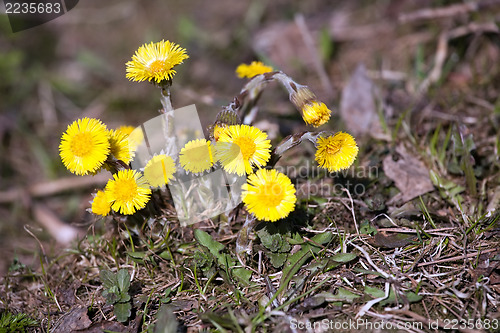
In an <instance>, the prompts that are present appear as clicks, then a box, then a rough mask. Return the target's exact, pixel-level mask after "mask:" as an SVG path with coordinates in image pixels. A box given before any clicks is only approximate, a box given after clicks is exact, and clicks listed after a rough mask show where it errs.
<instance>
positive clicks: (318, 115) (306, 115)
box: [302, 102, 332, 127]
mask: <svg viewBox="0 0 500 333" xmlns="http://www.w3.org/2000/svg"><path fill="white" fill-rule="evenodd" d="M331 113H332V111H330V109H328V108H327V107H326V105H325V103H321V102H310V103H307V104H305V105H304V106H302V118H303V119H304V121H305V123H306V124H308V125H313V126H314V127H318V126H321V125H323V124H324V123H326V122H327V121H328V120H329V119H330V114H331Z"/></svg>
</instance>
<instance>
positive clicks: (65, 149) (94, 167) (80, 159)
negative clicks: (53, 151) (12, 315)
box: [59, 118, 109, 175]
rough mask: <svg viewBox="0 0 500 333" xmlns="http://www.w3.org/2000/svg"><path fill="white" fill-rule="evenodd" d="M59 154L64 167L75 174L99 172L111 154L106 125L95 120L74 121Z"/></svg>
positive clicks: (65, 135)
mask: <svg viewBox="0 0 500 333" xmlns="http://www.w3.org/2000/svg"><path fill="white" fill-rule="evenodd" d="M59 154H60V155H61V159H62V162H63V164H64V166H65V167H66V168H67V169H68V170H69V171H71V172H73V173H74V174H77V175H86V174H88V173H95V172H97V171H98V170H99V169H100V168H101V166H102V165H103V163H104V161H106V159H107V158H108V154H109V140H108V135H107V129H106V125H104V124H103V123H101V121H100V120H98V119H93V118H83V119H78V120H76V121H74V122H73V123H72V124H71V125H69V126H68V129H67V130H66V132H64V133H63V135H62V138H61V144H60V145H59Z"/></svg>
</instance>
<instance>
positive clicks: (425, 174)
mask: <svg viewBox="0 0 500 333" xmlns="http://www.w3.org/2000/svg"><path fill="white" fill-rule="evenodd" d="M396 152H397V153H398V154H399V155H400V159H399V160H398V161H393V160H392V156H390V155H389V156H387V157H386V158H384V161H383V168H384V173H385V174H386V175H387V177H389V178H390V179H391V180H393V181H394V183H395V184H396V187H397V188H398V189H399V191H401V193H399V194H397V195H396V196H394V197H393V198H392V199H391V200H389V203H391V202H396V201H403V202H407V201H410V200H411V199H413V198H415V197H418V196H419V195H422V194H424V193H427V192H429V191H432V190H433V189H434V185H432V182H431V180H430V177H429V170H428V169H427V168H426V166H425V164H424V163H422V162H421V161H420V160H419V159H418V158H417V157H416V156H413V155H412V154H410V153H409V152H407V151H406V148H404V146H402V145H400V146H398V147H397V148H396Z"/></svg>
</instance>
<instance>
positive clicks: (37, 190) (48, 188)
mask: <svg viewBox="0 0 500 333" xmlns="http://www.w3.org/2000/svg"><path fill="white" fill-rule="evenodd" d="M108 180H109V175H107V174H99V175H96V176H83V177H66V178H61V179H57V180H53V181H48V182H42V183H38V184H34V185H31V186H28V187H27V188H24V187H16V188H13V189H10V190H7V191H4V192H0V203H8V202H13V201H17V200H21V199H22V198H23V197H24V196H25V195H29V196H31V197H45V196H49V195H54V194H58V193H61V192H64V191H68V190H73V189H76V188H80V187H90V186H95V185H102V184H105V183H106V182H107V181H108Z"/></svg>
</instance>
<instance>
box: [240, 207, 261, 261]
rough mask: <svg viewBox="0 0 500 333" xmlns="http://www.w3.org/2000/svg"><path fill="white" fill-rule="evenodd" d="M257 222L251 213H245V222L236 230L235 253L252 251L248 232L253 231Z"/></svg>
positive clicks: (249, 252)
mask: <svg viewBox="0 0 500 333" xmlns="http://www.w3.org/2000/svg"><path fill="white" fill-rule="evenodd" d="M256 224H257V219H256V218H255V216H253V215H250V214H249V215H247V218H246V220H245V223H244V224H243V226H242V227H241V229H240V231H239V232H238V238H237V239H236V253H237V254H241V253H245V252H246V253H248V254H251V253H252V239H251V238H250V233H251V232H252V231H253V229H254V228H255V226H256Z"/></svg>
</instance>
